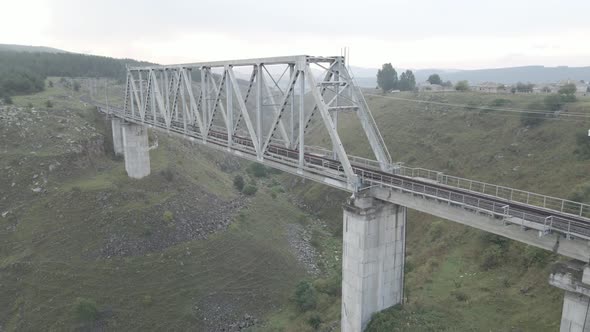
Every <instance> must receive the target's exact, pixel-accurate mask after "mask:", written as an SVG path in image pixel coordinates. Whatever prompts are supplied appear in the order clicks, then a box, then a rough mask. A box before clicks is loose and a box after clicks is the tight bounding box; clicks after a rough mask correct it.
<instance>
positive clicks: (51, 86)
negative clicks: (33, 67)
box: [47, 80, 53, 88]
mask: <svg viewBox="0 0 590 332" xmlns="http://www.w3.org/2000/svg"><path fill="white" fill-rule="evenodd" d="M47 86H49V87H50V88H53V81H52V80H49V81H47Z"/></svg>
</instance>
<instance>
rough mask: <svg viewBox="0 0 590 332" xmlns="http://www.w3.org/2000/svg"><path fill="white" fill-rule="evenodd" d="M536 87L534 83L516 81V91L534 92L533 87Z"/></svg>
mask: <svg viewBox="0 0 590 332" xmlns="http://www.w3.org/2000/svg"><path fill="white" fill-rule="evenodd" d="M534 87H535V85H534V84H532V83H522V82H518V83H516V91H518V92H523V93H531V92H533V88H534Z"/></svg>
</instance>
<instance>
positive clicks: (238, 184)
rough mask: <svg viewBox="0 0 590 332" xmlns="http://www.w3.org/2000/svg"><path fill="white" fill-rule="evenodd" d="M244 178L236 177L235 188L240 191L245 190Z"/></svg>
mask: <svg viewBox="0 0 590 332" xmlns="http://www.w3.org/2000/svg"><path fill="white" fill-rule="evenodd" d="M244 184H245V183H244V178H243V177H242V176H241V175H236V176H234V187H235V188H236V189H237V190H238V191H242V190H244Z"/></svg>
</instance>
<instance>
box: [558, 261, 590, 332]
mask: <svg viewBox="0 0 590 332" xmlns="http://www.w3.org/2000/svg"><path fill="white" fill-rule="evenodd" d="M553 270H554V271H553V273H551V276H550V277H549V284H551V285H552V286H555V287H558V288H561V289H563V290H565V295H564V297H563V310H562V312H561V325H560V328H559V331H560V332H590V267H588V265H585V266H584V263H582V262H578V261H572V262H569V263H558V264H557V265H556V266H555V267H554V269H553Z"/></svg>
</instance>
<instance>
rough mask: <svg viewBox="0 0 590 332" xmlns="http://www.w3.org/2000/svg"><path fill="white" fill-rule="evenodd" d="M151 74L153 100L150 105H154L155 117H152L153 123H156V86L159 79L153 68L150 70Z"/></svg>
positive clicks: (153, 112) (151, 95)
mask: <svg viewBox="0 0 590 332" xmlns="http://www.w3.org/2000/svg"><path fill="white" fill-rule="evenodd" d="M150 75H151V77H152V84H151V86H150V89H151V91H150V97H151V98H152V100H150V106H151V107H152V116H153V117H154V118H153V119H152V121H153V123H154V124H156V123H157V122H158V121H157V118H156V93H155V91H156V87H157V85H158V81H157V80H156V73H154V71H153V70H150Z"/></svg>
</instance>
